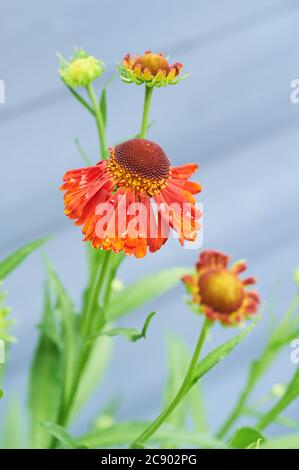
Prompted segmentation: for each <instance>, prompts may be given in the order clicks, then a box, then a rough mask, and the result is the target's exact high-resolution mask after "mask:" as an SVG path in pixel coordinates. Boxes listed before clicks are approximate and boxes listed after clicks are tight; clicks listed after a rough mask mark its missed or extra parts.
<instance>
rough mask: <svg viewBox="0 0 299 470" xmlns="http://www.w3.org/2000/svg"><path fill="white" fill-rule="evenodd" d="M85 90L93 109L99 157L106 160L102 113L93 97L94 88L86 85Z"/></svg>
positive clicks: (94, 96)
mask: <svg viewBox="0 0 299 470" xmlns="http://www.w3.org/2000/svg"><path fill="white" fill-rule="evenodd" d="M86 90H87V93H88V96H89V99H90V101H91V103H92V106H93V109H94V114H95V120H96V124H97V129H98V135H99V142H100V152H101V156H102V158H103V159H107V157H108V152H107V139H106V130H105V123H104V119H103V116H102V113H101V110H100V107H99V104H98V101H97V98H96V95H95V91H94V88H93V86H92V84H91V83H89V84H88V85H87V87H86Z"/></svg>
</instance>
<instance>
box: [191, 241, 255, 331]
mask: <svg viewBox="0 0 299 470" xmlns="http://www.w3.org/2000/svg"><path fill="white" fill-rule="evenodd" d="M228 263H229V257H228V256H227V255H226V254H224V253H221V252H219V251H212V250H206V251H203V252H202V253H201V254H200V256H199V259H198V262H197V263H196V273H195V274H194V275H186V276H184V277H183V282H184V283H185V285H186V287H187V289H188V291H189V292H190V293H191V294H192V301H191V303H192V305H193V307H194V308H195V309H196V311H199V312H201V313H203V314H204V315H205V316H206V317H207V318H209V319H210V320H218V321H220V322H221V323H222V324H223V325H227V326H233V325H236V324H238V323H240V322H242V321H243V320H245V319H246V318H248V317H250V316H251V315H253V314H255V313H256V312H257V309H258V307H259V303H260V299H259V295H258V294H257V292H256V291H252V290H247V289H246V287H247V286H249V285H252V284H255V279H254V278H253V277H247V278H245V279H240V277H239V275H240V274H241V273H242V272H243V271H245V270H246V268H247V266H246V263H245V262H244V261H237V262H236V263H235V264H233V266H232V267H231V268H229V267H228Z"/></svg>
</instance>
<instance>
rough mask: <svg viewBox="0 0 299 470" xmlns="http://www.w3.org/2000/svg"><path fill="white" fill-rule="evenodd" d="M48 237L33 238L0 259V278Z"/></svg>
mask: <svg viewBox="0 0 299 470" xmlns="http://www.w3.org/2000/svg"><path fill="white" fill-rule="evenodd" d="M47 240H49V238H41V239H39V240H35V241H34V242H31V243H28V244H27V245H25V246H23V247H22V248H19V249H18V250H16V251H15V252H14V253H13V254H11V255H9V256H7V258H4V259H3V260H2V261H0V279H4V278H5V277H6V276H7V275H8V274H10V273H11V271H13V270H14V269H15V268H16V267H17V266H19V264H21V263H22V261H24V259H25V258H27V256H29V255H30V254H31V253H32V252H33V251H35V250H37V249H38V248H40V247H41V246H42V245H43V244H44V243H46V241H47Z"/></svg>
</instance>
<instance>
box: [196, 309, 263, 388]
mask: <svg viewBox="0 0 299 470" xmlns="http://www.w3.org/2000/svg"><path fill="white" fill-rule="evenodd" d="M257 321H258V317H257V318H256V319H255V320H254V321H252V323H251V324H250V325H249V326H248V327H247V328H245V329H244V330H243V331H241V333H239V334H238V335H236V336H234V338H232V339H230V340H229V341H227V342H226V343H224V344H221V345H220V346H218V347H217V348H216V349H214V350H213V351H211V352H210V353H209V354H207V356H206V357H204V359H203V360H202V361H201V362H200V363H199V364H198V365H197V367H196V369H195V371H194V376H193V383H196V382H197V381H198V380H199V379H200V378H201V377H202V376H203V375H205V374H206V373H207V372H209V371H210V370H211V369H212V368H213V367H215V365H216V364H218V362H220V361H222V360H223V359H225V358H226V357H227V356H228V355H229V354H230V353H231V352H232V351H233V349H235V347H236V346H238V344H239V343H240V342H241V341H243V340H244V339H245V338H246V336H248V335H249V334H250V333H251V332H252V330H253V329H254V328H255V326H256V324H257Z"/></svg>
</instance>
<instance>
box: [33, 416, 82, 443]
mask: <svg viewBox="0 0 299 470" xmlns="http://www.w3.org/2000/svg"><path fill="white" fill-rule="evenodd" d="M40 425H41V426H42V427H43V428H44V429H45V430H46V431H48V432H49V433H50V434H51V435H52V436H53V437H55V438H56V439H57V440H58V441H59V442H60V444H61V446H62V447H63V448H64V449H79V448H82V446H81V447H80V446H79V445H78V444H77V442H76V441H75V439H74V438H73V437H72V436H71V435H70V434H69V433H68V431H67V430H66V429H65V428H63V427H62V426H59V425H58V424H54V423H49V422H41V423H40Z"/></svg>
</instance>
